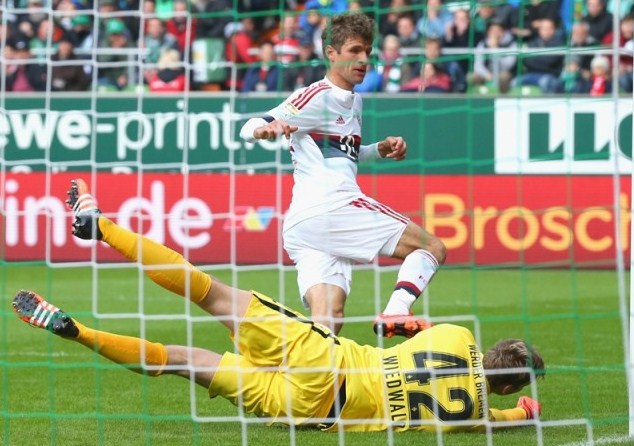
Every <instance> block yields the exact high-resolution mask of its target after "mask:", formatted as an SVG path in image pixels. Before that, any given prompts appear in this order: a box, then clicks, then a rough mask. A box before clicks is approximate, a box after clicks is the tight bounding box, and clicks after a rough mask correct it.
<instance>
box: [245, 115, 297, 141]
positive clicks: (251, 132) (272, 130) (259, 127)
mask: <svg viewBox="0 0 634 446" xmlns="http://www.w3.org/2000/svg"><path fill="white" fill-rule="evenodd" d="M297 128H298V127H297V126H295V125H290V124H289V123H288V122H286V121H283V120H281V119H274V120H273V121H270V122H267V121H266V120H264V119H262V118H251V119H249V120H248V121H247V122H246V123H245V124H244V125H243V126H242V128H241V129H240V137H241V138H242V139H244V140H245V141H247V142H255V141H256V140H258V139H276V138H277V137H279V136H280V135H284V137H285V138H286V139H290V137H291V133H294V132H296V131H297Z"/></svg>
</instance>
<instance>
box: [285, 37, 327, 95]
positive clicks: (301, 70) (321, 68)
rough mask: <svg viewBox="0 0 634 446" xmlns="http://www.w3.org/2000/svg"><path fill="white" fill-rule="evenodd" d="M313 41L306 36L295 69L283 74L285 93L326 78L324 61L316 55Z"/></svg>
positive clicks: (286, 70)
mask: <svg viewBox="0 0 634 446" xmlns="http://www.w3.org/2000/svg"><path fill="white" fill-rule="evenodd" d="M314 48H315V46H314V45H313V40H312V39H311V38H310V37H309V36H304V37H303V38H302V39H301V40H300V42H299V47H298V51H299V56H298V59H297V62H296V63H295V64H294V66H293V67H291V68H287V69H285V70H284V72H283V73H282V77H283V81H282V85H283V87H282V88H283V89H284V91H295V90H297V89H299V88H302V87H307V86H309V85H310V84H312V83H314V82H317V81H320V80H322V79H323V78H324V77H325V76H326V66H325V65H324V61H323V60H322V59H321V58H320V57H318V56H317V54H315V49H314Z"/></svg>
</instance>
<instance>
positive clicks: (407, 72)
mask: <svg viewBox="0 0 634 446" xmlns="http://www.w3.org/2000/svg"><path fill="white" fill-rule="evenodd" d="M376 71H377V72H378V73H379V74H380V75H381V77H382V79H383V81H382V86H383V88H382V90H383V91H385V92H387V93H396V92H398V91H400V90H401V85H404V84H407V83H408V82H409V81H410V80H411V79H412V71H411V67H410V65H409V64H407V63H405V61H404V60H403V56H402V54H401V44H400V42H399V40H398V37H396V36H393V35H388V36H385V39H383V51H381V54H380V55H379V61H378V63H377V67H376Z"/></svg>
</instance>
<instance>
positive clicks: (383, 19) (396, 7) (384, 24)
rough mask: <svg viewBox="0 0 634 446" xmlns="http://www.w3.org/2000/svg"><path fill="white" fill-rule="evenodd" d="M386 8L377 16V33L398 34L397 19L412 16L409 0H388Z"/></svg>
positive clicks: (383, 34)
mask: <svg viewBox="0 0 634 446" xmlns="http://www.w3.org/2000/svg"><path fill="white" fill-rule="evenodd" d="M380 6H387V7H388V9H387V11H386V12H384V13H383V14H381V15H380V16H379V17H378V20H377V21H378V23H379V34H381V35H382V36H387V35H389V34H394V35H398V26H397V24H398V21H399V19H400V18H401V17H403V16H410V17H413V15H412V11H411V10H410V9H408V8H410V4H409V0H390V1H389V3H388V4H386V5H380Z"/></svg>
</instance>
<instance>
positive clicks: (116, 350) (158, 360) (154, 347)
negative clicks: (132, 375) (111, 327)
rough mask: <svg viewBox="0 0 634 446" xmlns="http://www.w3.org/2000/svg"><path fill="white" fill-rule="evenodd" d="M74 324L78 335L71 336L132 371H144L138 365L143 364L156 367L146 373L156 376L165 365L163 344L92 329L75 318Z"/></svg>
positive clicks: (165, 357)
mask: <svg viewBox="0 0 634 446" xmlns="http://www.w3.org/2000/svg"><path fill="white" fill-rule="evenodd" d="M75 325H76V326H77V328H78V329H79V335H78V336H77V337H76V338H73V339H74V340H75V341H77V342H79V343H80V344H82V345H84V346H86V347H88V348H90V349H92V350H94V351H96V352H97V353H99V354H100V355H101V356H103V357H104V358H108V359H109V360H111V361H113V362H116V363H117V364H121V365H122V366H125V367H127V368H129V369H130V370H132V371H134V372H137V373H144V372H143V369H142V368H141V367H139V365H140V364H144V365H149V366H156V367H158V368H157V369H155V370H154V369H153V370H147V374H148V375H150V376H158V375H160V374H161V372H162V371H163V368H164V367H165V365H167V349H166V348H165V346H164V345H163V344H160V343H158V342H149V341H146V340H144V339H140V338H135V337H132V336H122V335H116V334H113V333H108V332H105V331H99V330H94V329H92V328H88V327H86V326H85V325H82V324H80V323H79V322H77V321H76V320H75ZM142 354H143V356H142Z"/></svg>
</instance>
